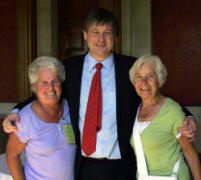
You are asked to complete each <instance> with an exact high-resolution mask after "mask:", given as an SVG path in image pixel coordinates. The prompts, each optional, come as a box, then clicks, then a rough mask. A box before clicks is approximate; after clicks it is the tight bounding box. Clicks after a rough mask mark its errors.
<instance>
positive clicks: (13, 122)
mask: <svg viewBox="0 0 201 180" xmlns="http://www.w3.org/2000/svg"><path fill="white" fill-rule="evenodd" d="M17 123H19V115H18V114H17V113H12V114H9V115H8V116H7V117H6V118H5V119H4V120H3V129H4V131H5V132H6V133H12V132H18V131H19V129H18V128H17Z"/></svg>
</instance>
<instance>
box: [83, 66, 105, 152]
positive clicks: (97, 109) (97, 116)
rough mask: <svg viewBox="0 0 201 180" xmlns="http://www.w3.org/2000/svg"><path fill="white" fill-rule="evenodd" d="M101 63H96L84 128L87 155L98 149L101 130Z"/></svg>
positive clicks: (84, 148)
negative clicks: (97, 136) (97, 135)
mask: <svg viewBox="0 0 201 180" xmlns="http://www.w3.org/2000/svg"><path fill="white" fill-rule="evenodd" d="M101 67H102V64H101V63H97V64H96V73H95V74H94V77H93V80H92V83H91V88H90V93H89V99H88V104H87V110H86V115H85V122H84V130H83V136H82V150H83V151H84V153H85V154H86V156H90V155H91V154H92V153H93V152H95V150H96V133H97V132H98V131H100V130H101V116H102V90H101Z"/></svg>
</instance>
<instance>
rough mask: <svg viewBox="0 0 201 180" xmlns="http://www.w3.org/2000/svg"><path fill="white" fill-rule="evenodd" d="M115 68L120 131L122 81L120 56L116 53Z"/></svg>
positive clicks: (117, 113) (117, 115)
mask: <svg viewBox="0 0 201 180" xmlns="http://www.w3.org/2000/svg"><path fill="white" fill-rule="evenodd" d="M114 65H115V66H114V67H115V80H116V118H117V129H119V128H118V127H119V123H120V117H121V116H120V109H121V107H120V105H121V103H120V102H122V101H121V81H120V78H121V76H120V64H119V60H118V55H117V54H116V53H114Z"/></svg>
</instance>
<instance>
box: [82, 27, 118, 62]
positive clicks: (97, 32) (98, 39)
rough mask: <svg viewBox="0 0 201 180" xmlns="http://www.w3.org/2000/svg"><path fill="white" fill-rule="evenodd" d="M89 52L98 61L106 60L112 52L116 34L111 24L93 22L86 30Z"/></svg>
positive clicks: (85, 36) (85, 35)
mask: <svg viewBox="0 0 201 180" xmlns="http://www.w3.org/2000/svg"><path fill="white" fill-rule="evenodd" d="M84 39H85V40H86V42H87V45H88V48H89V53H90V55H91V56H92V57H94V58H95V59H96V60H98V61H103V60H105V59H106V58H107V57H108V56H110V54H111V53H112V48H113V46H114V40H115V35H114V32H113V29H112V25H111V24H103V25H102V24H101V25H99V24H96V23H94V24H92V25H90V26H89V28H88V30H87V31H84Z"/></svg>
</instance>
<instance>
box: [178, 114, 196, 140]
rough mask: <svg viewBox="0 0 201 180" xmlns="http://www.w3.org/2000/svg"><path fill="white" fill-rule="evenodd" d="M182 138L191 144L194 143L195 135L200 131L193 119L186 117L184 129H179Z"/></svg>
mask: <svg viewBox="0 0 201 180" xmlns="http://www.w3.org/2000/svg"><path fill="white" fill-rule="evenodd" d="M178 130H179V132H180V133H181V134H182V136H185V137H187V138H188V139H189V142H192V141H194V139H195V135H196V133H197V131H198V129H197V125H196V122H195V120H193V118H192V117H186V118H185V119H184V123H183V127H181V128H179V129H178Z"/></svg>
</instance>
